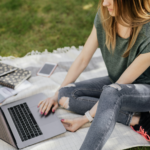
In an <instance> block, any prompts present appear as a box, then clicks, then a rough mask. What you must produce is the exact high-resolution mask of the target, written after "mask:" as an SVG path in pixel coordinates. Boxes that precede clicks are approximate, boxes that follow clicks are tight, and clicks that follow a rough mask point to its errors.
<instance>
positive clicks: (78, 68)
mask: <svg viewBox="0 0 150 150" xmlns="http://www.w3.org/2000/svg"><path fill="white" fill-rule="evenodd" d="M86 67H87V64H85V63H84V62H83V61H82V59H81V58H80V55H79V56H78V57H77V58H76V60H75V61H74V62H73V64H72V65H71V67H70V69H69V71H68V73H67V75H66V77H65V79H64V81H63V82H62V84H61V86H60V87H59V89H60V88H61V87H64V86H66V85H68V84H69V83H72V82H75V80H76V79H77V78H78V77H79V75H80V74H81V73H82V71H83V70H84V69H85V68H86ZM59 89H58V90H59ZM58 90H57V91H56V93H57V92H58ZM56 93H55V94H56Z"/></svg>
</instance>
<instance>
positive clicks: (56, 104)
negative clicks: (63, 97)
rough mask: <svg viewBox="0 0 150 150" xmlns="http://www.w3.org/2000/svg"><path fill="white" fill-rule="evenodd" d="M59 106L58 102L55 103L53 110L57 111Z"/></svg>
mask: <svg viewBox="0 0 150 150" xmlns="http://www.w3.org/2000/svg"><path fill="white" fill-rule="evenodd" d="M57 108H58V103H55V105H54V107H53V108H52V112H55V110H56V109H57Z"/></svg>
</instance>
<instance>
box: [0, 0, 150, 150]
mask: <svg viewBox="0 0 150 150" xmlns="http://www.w3.org/2000/svg"><path fill="white" fill-rule="evenodd" d="M98 1H99V0H92V1H91V0H82V1H81V0H61V1H58V0H42V1H41V0H36V1H31V0H1V3H0V16H1V18H0V55H1V56H10V55H12V56H16V57H22V56H24V55H25V54H26V53H28V52H30V51H32V50H38V51H41V52H42V51H44V50H45V49H48V51H50V52H52V51H53V50H55V49H57V48H60V47H65V46H73V45H74V46H76V47H78V46H79V45H84V44H85V41H86V40H87V38H88V36H89V34H90V32H91V29H92V26H93V21H94V17H95V14H96V12H97V5H98ZM128 150H150V148H146V147H145V148H141V147H139V148H132V149H128Z"/></svg>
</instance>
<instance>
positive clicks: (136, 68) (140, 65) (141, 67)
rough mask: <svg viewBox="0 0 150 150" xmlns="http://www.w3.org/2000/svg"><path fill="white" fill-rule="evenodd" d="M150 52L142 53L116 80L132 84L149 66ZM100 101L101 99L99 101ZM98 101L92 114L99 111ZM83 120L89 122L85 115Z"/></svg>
mask: <svg viewBox="0 0 150 150" xmlns="http://www.w3.org/2000/svg"><path fill="white" fill-rule="evenodd" d="M149 58H150V53H146V54H140V55H139V56H138V57H137V58H136V59H135V60H134V61H133V62H132V64H131V65H130V66H129V67H128V68H127V69H126V70H125V71H124V72H123V74H122V75H121V76H120V78H119V79H118V80H117V81H116V83H119V84H130V83H132V82H133V81H134V80H136V79H137V78H138V77H139V76H140V75H141V74H142V73H143V72H144V71H145V70H146V69H147V68H148V67H149V66H150V59H149ZM98 102H99V101H98ZM98 102H97V103H96V104H95V105H94V106H93V107H92V109H91V110H90V115H91V116H92V117H94V116H95V114H96V111H97V106H98ZM83 122H84V123H87V122H88V119H87V118H86V116H85V115H84V116H83Z"/></svg>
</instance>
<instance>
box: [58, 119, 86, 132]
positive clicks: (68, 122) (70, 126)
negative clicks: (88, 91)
mask: <svg viewBox="0 0 150 150" xmlns="http://www.w3.org/2000/svg"><path fill="white" fill-rule="evenodd" d="M62 120H63V119H62ZM62 120H61V122H62V123H63V125H64V127H65V128H66V130H68V131H71V132H75V131H77V130H78V129H79V128H80V127H81V126H83V125H84V124H85V123H87V122H88V120H87V118H86V117H85V116H83V117H79V118H75V119H64V120H63V121H62Z"/></svg>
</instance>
